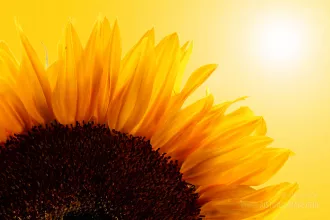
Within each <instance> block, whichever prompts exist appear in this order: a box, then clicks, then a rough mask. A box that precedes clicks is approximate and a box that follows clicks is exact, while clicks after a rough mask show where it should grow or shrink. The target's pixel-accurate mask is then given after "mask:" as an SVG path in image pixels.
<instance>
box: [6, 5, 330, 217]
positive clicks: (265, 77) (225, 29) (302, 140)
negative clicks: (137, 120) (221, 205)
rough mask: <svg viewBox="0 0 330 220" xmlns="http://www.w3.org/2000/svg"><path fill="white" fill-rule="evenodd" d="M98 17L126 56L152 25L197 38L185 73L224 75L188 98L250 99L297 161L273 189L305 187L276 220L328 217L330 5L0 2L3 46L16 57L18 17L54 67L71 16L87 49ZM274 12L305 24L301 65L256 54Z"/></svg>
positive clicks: (275, 179) (158, 31) (183, 37)
mask: <svg viewBox="0 0 330 220" xmlns="http://www.w3.org/2000/svg"><path fill="white" fill-rule="evenodd" d="M5 2H6V3H5ZM99 13H102V14H103V15H105V16H107V17H108V19H109V20H110V21H114V19H116V18H117V19H118V21H119V25H120V28H121V34H122V41H123V49H124V51H125V52H126V51H127V50H128V48H130V47H131V46H133V44H134V43H135V42H136V41H137V40H138V39H139V38H140V37H141V36H142V34H144V32H145V31H147V30H148V29H150V28H152V27H155V30H156V38H157V39H158V40H159V39H160V38H161V37H164V36H165V35H167V34H170V33H172V32H178V33H179V36H180V40H181V41H182V42H184V41H187V40H193V41H194V51H193V55H192V58H191V60H190V64H189V65H188V69H187V73H188V72H191V71H192V70H193V69H195V68H197V67H198V66H200V65H202V64H205V63H218V64H219V67H218V69H217V71H216V72H215V73H214V75H212V77H211V78H210V79H209V80H208V81H207V82H206V83H205V85H204V86H203V88H201V89H200V90H198V91H197V92H196V93H195V94H194V97H192V99H196V98H197V97H201V96H202V95H204V92H205V87H206V86H208V87H209V88H210V90H211V92H212V93H213V94H214V95H215V97H216V101H217V102H221V101H225V100H228V99H234V98H237V97H239V96H245V95H247V96H250V98H249V99H248V100H246V101H244V102H242V103H240V104H242V105H249V106H251V108H252V109H253V110H255V112H256V113H257V114H260V115H263V116H264V117H265V119H266V121H267V122H268V130H269V132H268V134H269V136H271V137H273V138H274V139H275V142H274V144H273V146H274V147H285V148H290V149H292V150H293V151H294V152H295V153H296V155H295V156H294V157H292V158H290V160H289V161H288V163H287V164H286V165H285V166H284V168H283V169H282V170H281V171H280V172H279V173H278V174H277V175H276V176H275V177H273V178H272V179H271V180H270V181H269V182H268V183H267V184H274V183H278V182H284V181H288V182H298V183H299V185H300V190H299V191H298V193H297V194H296V195H295V197H294V198H293V199H292V200H291V202H290V204H289V205H288V206H286V207H285V208H284V209H283V211H282V212H281V214H280V215H279V217H278V218H277V219H281V220H286V219H290V220H291V219H299V220H305V219H306V220H307V219H308V220H314V219H318V220H327V219H330V217H329V205H330V202H329V198H330V189H329V188H330V157H329V156H330V150H329V147H330V86H329V85H330V62H329V61H330V2H329V1H328V0H313V1H312V0H230V1H229V0H227V1H225V0H164V1H160V0H121V1H114V0H94V1H87V0H56V1H55V0H48V1H46V0H30V1H26V0H10V1H2V2H1V7H0V28H1V29H0V30H1V32H0V39H1V40H4V41H6V42H7V43H8V44H9V46H10V47H11V48H12V50H13V52H14V53H15V54H16V55H17V57H18V58H19V57H20V55H21V45H20V43H19V39H18V35H17V33H16V30H15V24H14V17H17V18H18V21H19V23H20V24H21V26H22V28H23V30H24V31H25V33H26V34H27V36H28V37H29V39H30V41H31V43H32V44H33V45H34V47H35V48H36V50H37V52H38V53H39V55H40V58H41V59H43V57H44V56H45V52H44V46H43V45H45V46H46V47H47V49H48V54H49V60H50V62H52V61H54V59H56V54H57V53H56V49H57V42H58V39H59V38H60V35H61V33H62V30H63V27H64V25H65V23H66V22H67V21H68V18H69V17H71V18H72V20H73V23H74V25H75V27H76V30H77V32H78V34H79V35H80V36H81V40H82V42H86V40H87V37H88V35H89V33H90V31H91V29H92V26H93V23H94V21H95V19H96V17H97V16H98V14H99ZM269 14H271V15H272V16H273V18H274V19H281V18H282V17H285V18H289V19H293V20H296V21H299V22H300V23H299V24H301V25H303V26H304V31H305V32H304V39H305V40H304V43H303V48H302V52H301V54H299V57H300V58H299V59H298V61H294V62H293V61H292V63H290V62H289V63H286V64H285V65H284V64H283V65H281V64H280V63H272V62H266V61H264V60H263V59H262V57H258V56H255V54H256V53H255V52H256V51H258V50H259V48H260V45H258V42H259V41H258V40H256V39H253V36H256V35H257V33H258V30H256V28H255V25H254V24H256V23H258V22H259V21H263V20H266V17H267V15H269ZM283 52H285V51H283ZM291 64H292V65H291Z"/></svg>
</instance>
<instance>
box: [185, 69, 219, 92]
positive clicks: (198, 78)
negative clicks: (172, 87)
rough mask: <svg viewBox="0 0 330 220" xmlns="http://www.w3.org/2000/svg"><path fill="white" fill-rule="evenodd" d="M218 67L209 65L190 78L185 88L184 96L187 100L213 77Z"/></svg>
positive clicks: (196, 71)
mask: <svg viewBox="0 0 330 220" xmlns="http://www.w3.org/2000/svg"><path fill="white" fill-rule="evenodd" d="M217 66H218V65H216V64H208V65H205V66H202V67H200V68H198V69H197V70H195V71H194V72H193V73H192V74H191V76H190V77H189V79H188V81H187V83H186V85H185V86H184V87H183V89H182V94H183V95H182V96H183V97H184V98H186V97H187V96H188V95H190V94H191V93H192V92H193V91H195V90H196V89H197V88H198V87H199V86H200V85H202V84H203V83H204V82H205V80H207V79H208V78H209V77H210V76H211V74H212V73H213V72H214V70H215V69H216V68H217Z"/></svg>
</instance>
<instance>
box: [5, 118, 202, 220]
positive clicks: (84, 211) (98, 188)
mask: <svg viewBox="0 0 330 220" xmlns="http://www.w3.org/2000/svg"><path fill="white" fill-rule="evenodd" d="M197 200H198V194H197V193H195V187H194V186H193V185H190V184H189V183H187V182H185V181H183V180H182V174H181V173H180V166H179V165H178V163H177V162H176V161H173V160H171V159H170V157H166V156H165V155H164V154H160V153H159V151H158V150H153V149H152V146H151V145H150V142H149V141H147V140H144V138H141V137H133V136H129V135H126V134H123V133H120V132H117V131H114V130H112V131H110V129H109V128H108V127H107V126H104V125H95V124H93V123H83V124H79V123H77V124H76V125H75V126H64V125H61V124H59V123H56V122H55V123H52V124H49V125H46V126H39V127H33V128H32V129H31V130H30V131H29V132H28V133H27V134H19V135H15V136H12V137H10V138H9V139H8V140H7V141H6V142H5V143H3V144H1V145H0V216H2V217H3V218H4V219H64V220H65V219H72V220H73V219H198V218H199V217H200V214H199V213H200V205H199V204H198V202H197Z"/></svg>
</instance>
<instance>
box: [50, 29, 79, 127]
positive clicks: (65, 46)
mask: <svg viewBox="0 0 330 220" xmlns="http://www.w3.org/2000/svg"><path fill="white" fill-rule="evenodd" d="M59 45H60V47H59V56H60V57H59V58H60V59H59V60H63V62H64V64H63V69H61V70H60V72H59V74H58V77H57V82H56V85H55V88H54V92H53V102H52V104H53V105H52V106H53V109H54V114H55V116H56V119H57V120H58V121H59V122H60V123H62V124H72V123H74V122H75V120H76V113H77V98H78V95H77V92H78V91H77V82H78V77H80V76H79V69H80V68H81V67H80V65H81V63H80V61H81V58H82V51H83V50H82V46H81V43H80V40H79V37H78V35H77V33H76V32H75V30H74V28H73V26H72V24H71V23H70V22H69V23H68V25H67V26H66V29H65V35H64V39H63V40H62V42H61V43H60V44H59Z"/></svg>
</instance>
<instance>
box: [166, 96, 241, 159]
mask: <svg viewBox="0 0 330 220" xmlns="http://www.w3.org/2000/svg"><path fill="white" fill-rule="evenodd" d="M244 99H245V97H242V98H238V99H236V100H233V101H228V102H225V103H222V104H218V105H215V106H213V107H212V109H211V110H210V111H208V112H207V113H206V114H205V116H204V117H203V118H202V119H201V120H200V121H198V122H197V123H195V125H194V129H193V131H186V132H185V135H184V136H183V137H181V138H180V141H179V142H176V144H175V145H176V148H175V149H173V151H172V152H170V154H169V155H170V156H171V157H172V158H175V159H176V160H179V161H184V160H186V158H187V157H188V156H189V155H190V154H191V153H193V152H194V151H195V150H197V149H199V148H200V147H202V146H205V144H204V143H205V140H207V138H208V136H209V135H210V133H212V132H211V130H212V129H214V128H216V127H217V126H218V125H219V123H221V120H222V118H223V117H224V114H225V112H226V110H227V109H228V108H229V106H230V105H232V104H233V103H235V102H238V101H241V100H244Z"/></svg>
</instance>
